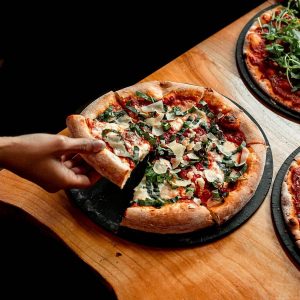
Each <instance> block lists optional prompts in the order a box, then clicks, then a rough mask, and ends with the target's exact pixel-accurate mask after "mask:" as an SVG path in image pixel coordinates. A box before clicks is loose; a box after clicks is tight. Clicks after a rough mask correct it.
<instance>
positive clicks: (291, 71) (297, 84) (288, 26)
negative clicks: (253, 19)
mask: <svg viewBox="0 0 300 300" xmlns="http://www.w3.org/2000/svg"><path fill="white" fill-rule="evenodd" d="M292 4H293V5H294V7H295V8H296V9H297V10H295V9H292V8H291V6H292ZM297 13H299V1H293V0H290V1H289V2H288V4H287V7H284V8H283V9H282V10H281V12H280V13H279V14H277V15H276V14H275V13H274V14H273V16H272V19H271V21H270V23H268V24H263V25H262V31H263V32H262V36H263V37H264V38H265V40H266V41H267V44H266V50H267V51H268V53H269V55H268V58H269V59H271V60H272V61H274V62H275V63H276V64H277V65H278V66H279V67H280V69H281V72H282V74H284V75H285V76H286V78H287V80H288V82H289V84H290V86H291V90H292V92H296V91H297V90H298V89H299V88H300V81H299V79H300V21H299V18H298V17H297ZM259 22H260V19H259Z"/></svg>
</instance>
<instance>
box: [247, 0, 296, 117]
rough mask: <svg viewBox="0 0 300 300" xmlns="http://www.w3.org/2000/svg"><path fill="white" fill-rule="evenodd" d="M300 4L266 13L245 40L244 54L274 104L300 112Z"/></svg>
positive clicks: (251, 28)
mask: <svg viewBox="0 0 300 300" xmlns="http://www.w3.org/2000/svg"><path fill="white" fill-rule="evenodd" d="M298 16H299V1H293V0H290V1H288V3H287V6H281V5H280V6H276V7H274V8H272V9H269V10H267V11H265V12H263V13H262V14H261V15H260V16H259V17H258V18H257V19H255V22H254V23H253V24H252V26H251V27H250V28H249V30H248V32H247V33H246V36H245V41H244V46H243V53H244V58H245V63H246V67H247V69H248V71H249V73H250V75H251V77H252V79H253V80H254V82H255V83H256V84H257V85H258V86H259V87H260V88H261V89H262V90H263V91H264V92H265V93H266V94H267V95H268V96H270V98H271V99H272V100H273V102H274V103H276V104H279V105H282V106H284V107H285V108H288V109H289V110H292V111H293V112H298V113H299V112H300V20H299V17H298Z"/></svg>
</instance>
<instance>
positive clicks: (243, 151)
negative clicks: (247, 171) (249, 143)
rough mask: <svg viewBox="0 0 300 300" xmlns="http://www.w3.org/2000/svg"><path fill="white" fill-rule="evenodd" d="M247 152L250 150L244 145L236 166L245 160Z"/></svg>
mask: <svg viewBox="0 0 300 300" xmlns="http://www.w3.org/2000/svg"><path fill="white" fill-rule="evenodd" d="M249 154H250V152H249V150H248V148H246V147H244V148H243V150H242V153H241V158H240V163H239V164H237V165H236V167H239V166H241V165H243V164H244V163H245V162H246V161H247V158H248V156H249Z"/></svg>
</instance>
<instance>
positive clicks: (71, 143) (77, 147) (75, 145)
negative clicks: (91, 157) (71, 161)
mask: <svg viewBox="0 0 300 300" xmlns="http://www.w3.org/2000/svg"><path fill="white" fill-rule="evenodd" d="M104 148H105V143H104V142H103V141H101V140H96V139H88V138H68V139H67V140H66V143H65V146H64V153H82V154H84V153H86V154H88V153H93V152H99V151H101V150H103V149H104Z"/></svg>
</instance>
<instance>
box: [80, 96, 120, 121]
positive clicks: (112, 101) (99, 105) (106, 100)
mask: <svg viewBox="0 0 300 300" xmlns="http://www.w3.org/2000/svg"><path fill="white" fill-rule="evenodd" d="M111 105H118V106H120V105H119V102H118V101H117V99H116V96H115V93H114V92H108V93H107V94H105V95H103V96H101V97H99V98H97V99H96V100H95V101H93V102H92V103H90V104H89V105H88V106H87V107H86V108H85V109H84V110H83V111H82V112H81V113H80V114H81V115H82V116H84V117H86V118H90V119H95V118H97V117H98V116H99V115H100V114H102V113H103V112H104V111H105V110H106V109H108V108H109V106H111Z"/></svg>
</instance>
